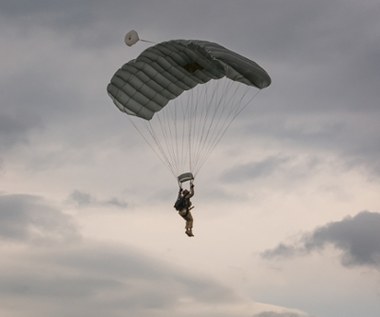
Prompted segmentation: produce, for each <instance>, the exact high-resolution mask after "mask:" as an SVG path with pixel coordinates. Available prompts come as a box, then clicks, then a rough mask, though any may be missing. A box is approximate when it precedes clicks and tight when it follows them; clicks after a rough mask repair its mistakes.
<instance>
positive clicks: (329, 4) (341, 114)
mask: <svg viewBox="0 0 380 317" xmlns="http://www.w3.org/2000/svg"><path fill="white" fill-rule="evenodd" d="M379 15H380V2H379V1H376V0H363V1H350V0H328V1H327V0H320V1H304V0H286V1H280V0H265V1H264V0H261V1H248V0H246V1H244V0H236V1H225V0H219V1H216V0H212V1H211V0H202V1H201V0H194V1H184V0H160V1H147V0H138V1H137V0H136V1H135V0H129V1H121V0H120V1H118V0H109V1H97V0H93V1H89V0H83V1H71V0H65V1H55V0H50V1H48V0H33V1H27V0H24V1H23V0H15V1H10V0H9V1H7V0H0V41H1V50H0V69H1V72H0V101H1V103H0V179H1V181H0V251H1V254H2V256H1V261H0V315H1V316H4V317H37V316H38V317H50V316H56V317H61V316H62V317H63V316H64V317H74V316H82V317H86V316H107V317H119V316H133V317H140V316H151V317H162V316H168V315H169V316H178V317H195V316H197V317H206V316H207V317H214V316H215V317H216V316H218V317H245V316H249V317H335V316H346V317H357V316H366V317H377V316H379V314H380V230H379V229H380V200H379V191H380V179H379V177H380V164H379V159H378V158H379V156H380V125H379V124H378V122H379V119H380V106H379V103H378V102H379V100H380V89H379V82H380V63H379V60H380V20H379V19H378V17H379ZM131 29H135V30H136V31H138V32H139V34H140V37H141V38H143V39H146V40H149V41H153V42H155V43H158V42H161V41H166V40H170V39H202V40H208V41H213V42H217V43H219V44H221V45H223V46H225V47H227V48H229V49H231V50H233V51H236V52H238V53H239V54H242V55H244V56H246V57H248V58H250V59H252V60H254V61H256V62H257V63H258V64H260V65H261V66H262V67H263V68H264V69H266V70H267V72H268V73H269V74H270V76H271V78H272V84H271V86H270V87H268V88H266V89H264V90H262V91H261V92H260V93H259V94H258V96H257V97H256V98H255V100H254V102H253V103H252V105H250V106H249V107H247V108H246V109H245V110H244V112H243V113H242V115H241V116H239V117H238V118H237V119H236V120H235V121H234V122H233V124H232V125H231V127H230V129H229V130H228V132H227V133H226V135H225V136H224V138H223V140H222V141H221V143H220V144H219V145H218V147H217V148H216V150H215V151H214V152H213V154H212V155H211V156H210V157H209V159H208V161H207V163H206V164H205V166H204V167H203V168H202V170H201V171H200V173H199V175H197V177H196V180H195V196H194V198H193V204H194V205H195V209H194V212H193V215H194V220H195V221H194V234H195V237H194V238H188V237H187V236H186V235H185V234H184V221H183V219H181V218H180V217H179V216H178V215H177V214H176V211H175V210H174V209H173V207H172V206H173V203H174V200H175V198H176V195H177V191H178V186H177V182H176V179H175V178H174V177H173V176H172V174H170V172H169V171H168V169H167V168H166V167H165V166H164V165H163V164H162V163H161V162H160V160H158V159H157V157H156V156H155V155H154V153H153V152H152V151H151V149H150V148H149V147H148V146H147V145H146V144H145V143H144V141H143V140H142V139H141V137H140V136H139V134H138V133H137V132H136V130H135V129H134V128H133V127H132V126H131V124H130V121H129V120H128V119H127V118H126V116H125V114H123V113H121V112H120V111H119V110H118V109H117V108H116V107H115V106H114V105H113V103H112V100H111V99H110V98H109V96H108V95H107V92H106V87H107V84H108V82H109V81H110V78H111V77H112V75H113V74H114V73H115V71H116V70H117V69H118V68H120V67H121V65H123V64H124V63H126V62H128V61H129V60H131V59H134V58H136V57H137V56H138V54H140V53H141V52H142V51H143V50H144V49H146V48H148V47H149V46H150V45H152V44H149V43H144V42H139V43H137V44H136V45H134V46H133V47H127V46H126V45H125V44H124V42H123V40H124V35H125V34H126V32H128V31H130V30H131Z"/></svg>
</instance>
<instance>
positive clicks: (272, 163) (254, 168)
mask: <svg viewBox="0 0 380 317" xmlns="http://www.w3.org/2000/svg"><path fill="white" fill-rule="evenodd" d="M289 161H290V158H289V157H285V156H271V157H268V158H265V159H263V160H261V161H258V162H251V163H248V164H244V165H240V166H237V167H234V168H230V169H229V170H227V171H226V172H225V173H223V175H222V178H223V180H225V181H230V182H240V181H244V180H254V179H257V178H262V177H267V176H269V175H271V174H273V173H275V172H276V171H278V170H279V169H281V168H283V167H284V166H285V165H286V164H287V163H288V162H289Z"/></svg>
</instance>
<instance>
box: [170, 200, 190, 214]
mask: <svg viewBox="0 0 380 317" xmlns="http://www.w3.org/2000/svg"><path fill="white" fill-rule="evenodd" d="M188 205H189V203H188V199H186V198H185V197H179V198H178V199H177V201H176V202H175V204H174V208H175V209H176V210H178V211H180V210H183V209H186V208H188V207H189V206H188Z"/></svg>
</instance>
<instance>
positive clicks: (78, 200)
mask: <svg viewBox="0 0 380 317" xmlns="http://www.w3.org/2000/svg"><path fill="white" fill-rule="evenodd" d="M68 201H69V202H73V203H74V204H76V205H77V206H78V207H91V206H111V207H117V208H121V209H125V208H128V203H127V202H126V201H124V200H122V199H119V198H117V197H111V198H108V199H103V200H99V199H97V198H96V197H94V196H92V195H91V194H89V193H86V192H82V191H80V190H74V191H73V192H72V193H71V194H70V196H69V198H68Z"/></svg>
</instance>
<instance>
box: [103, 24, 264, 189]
mask: <svg viewBox="0 0 380 317" xmlns="http://www.w3.org/2000/svg"><path fill="white" fill-rule="evenodd" d="M138 40H139V37H138V35H137V33H136V32H135V31H131V32H129V33H127V36H126V38H125V41H126V43H127V44H128V43H129V44H130V45H133V44H134V43H135V42H136V41H138ZM141 41H142V40H141ZM129 44H128V45H129ZM270 83H271V78H270V77H269V75H268V74H267V72H266V71H265V70H264V69H263V68H261V67H260V66H259V65H258V64H256V63H255V62H254V61H252V60H250V59H248V58H246V57H244V56H242V55H239V54H237V53H235V52H233V51H231V50H229V49H226V48H224V47H223V46H221V45H219V44H216V43H212V42H207V41H200V40H172V41H167V42H162V43H159V44H156V45H154V46H151V47H149V48H147V49H146V50H145V51H143V52H142V53H141V54H140V55H139V56H138V57H137V58H136V59H134V60H131V61H129V62H128V63H126V64H125V65H124V66H122V67H121V68H120V69H119V70H118V71H116V73H115V74H114V75H113V77H112V78H111V82H110V83H109V84H108V86H107V91H108V94H109V95H110V97H111V98H112V100H113V102H114V104H115V105H116V106H117V107H118V108H119V109H120V110H121V111H123V112H125V113H126V114H128V118H129V119H130V121H131V122H132V124H133V126H134V127H135V128H136V129H137V130H138V132H139V133H140V134H141V135H142V136H143V138H144V139H145V141H146V142H147V143H148V144H149V145H150V146H151V148H152V149H153V150H154V151H155V153H156V154H157V155H158V157H159V158H160V159H161V161H162V162H163V163H165V164H166V165H167V167H168V168H169V169H170V171H171V172H172V173H173V175H174V176H175V177H176V178H177V177H178V178H177V179H178V181H179V182H183V181H189V180H193V178H194V177H195V175H196V174H197V172H198V171H199V170H200V168H201V166H203V164H204V163H205V161H206V160H207V158H208V157H209V155H210V154H211V152H212V151H213V149H214V148H215V146H216V145H217V144H218V143H219V141H220V140H221V138H222V137H223V135H224V133H225V132H226V130H227V129H228V127H229V126H230V124H231V122H232V121H233V120H234V119H235V118H236V117H237V115H238V114H239V113H240V112H241V111H242V110H243V109H244V108H245V107H247V105H249V104H250V103H251V101H252V100H253V98H254V97H255V96H256V95H257V93H258V91H260V90H261V89H263V88H265V87H268V86H269V85H270ZM188 175H191V177H190V176H188Z"/></svg>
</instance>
